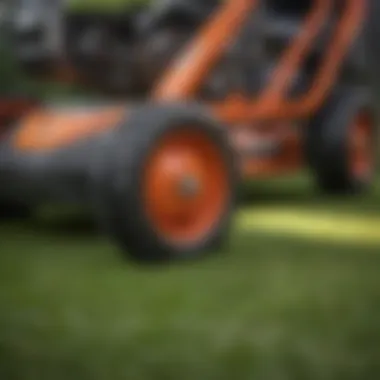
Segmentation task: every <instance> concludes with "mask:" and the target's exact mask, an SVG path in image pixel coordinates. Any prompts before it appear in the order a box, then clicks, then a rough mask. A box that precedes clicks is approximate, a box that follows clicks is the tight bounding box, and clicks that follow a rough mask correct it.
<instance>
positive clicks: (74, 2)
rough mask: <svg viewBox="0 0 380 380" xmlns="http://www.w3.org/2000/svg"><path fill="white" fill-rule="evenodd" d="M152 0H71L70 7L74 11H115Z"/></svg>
mask: <svg viewBox="0 0 380 380" xmlns="http://www.w3.org/2000/svg"><path fill="white" fill-rule="evenodd" d="M150 1H152V0H107V1H104V0H69V2H68V7H69V9H70V10H74V11H94V10H97V11H103V12H113V11H116V10H119V9H128V8H132V7H134V6H135V5H141V4H144V5H145V4H146V3H148V2H150ZM153 1H154V0H153Z"/></svg>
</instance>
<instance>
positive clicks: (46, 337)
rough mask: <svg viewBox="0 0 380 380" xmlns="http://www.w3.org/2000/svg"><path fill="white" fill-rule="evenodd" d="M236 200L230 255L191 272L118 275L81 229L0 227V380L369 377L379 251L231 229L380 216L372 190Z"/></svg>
mask: <svg viewBox="0 0 380 380" xmlns="http://www.w3.org/2000/svg"><path fill="white" fill-rule="evenodd" d="M247 194H249V197H247V198H249V203H248V204H247V205H246V206H245V207H244V209H243V210H241V211H240V212H239V214H238V215H237V221H236V228H235V230H234V232H233V235H232V239H231V243H230V246H229V247H228V249H226V251H225V252H223V253H221V254H220V255H215V256H213V257H210V258H208V259H207V260H204V261H201V262H197V263H194V264H189V265H177V266H171V267H161V268H143V267H138V266H135V265H132V264H131V263H128V262H125V261H124V260H123V259H122V258H121V256H120V255H119V253H118V251H117V250H116V249H115V248H114V247H112V246H111V245H109V244H108V242H106V241H104V240H103V239H102V238H100V237H97V236H96V234H95V233H94V231H93V228H92V226H91V224H89V223H88V222H87V220H86V218H82V217H81V218H72V217H70V216H60V217H59V218H56V217H52V216H51V215H48V216H45V217H42V218H41V219H39V220H37V221H34V223H24V224H21V223H12V224H7V225H3V226H2V227H0V234H1V236H2V238H1V240H0V252H1V254H0V379H2V380H8V379H17V380H18V379H21V380H23V379H28V380H29V379H33V380H34V379H35V380H45V379H54V380H60V379H62V380H63V379H65V380H66V379H67V380H69V379H70V380H73V379H81V380H87V379H88V380H89V379H91V380H94V379H95V380H96V379H99V380H108V379H112V380H119V379H137V380H139V379H163V380H167V379H173V380H174V379H175V380H177V379H189V380H190V379H191V380H194V379H215V380H216V379H218V380H220V379H221V380H224V379H226V380H230V379H247V380H248V379H249V380H251V379H253V380H254V379H260V380H261V379H270V380H283V379H284V380H285V379H300V380H302V379H321V380H322V379H323V380H326V379H342V380H343V379H344V380H350V379H358V380H364V379H371V380H374V379H376V378H379V375H380V361H379V358H380V323H379V321H380V276H379V272H380V249H379V248H380V246H379V247H376V246H375V247H364V246H363V247H360V246H357V245H356V246H353V245H352V244H347V245H345V244H331V243H327V242H326V241H308V240H306V239H305V240H299V239H297V238H296V237H293V238H292V237H289V236H288V237H285V236H280V235H276V234H271V233H269V232H267V233H265V234H264V233H260V232H258V231H255V230H251V231H250V230H247V229H243V228H241V227H242V226H241V225H242V220H243V219H242V215H243V214H244V215H245V216H246V215H247V213H249V214H251V215H252V217H253V216H254V213H255V210H256V209H257V208H258V207H259V206H260V207H261V208H262V207H274V206H276V207H279V208H281V207H283V206H286V207H294V208H295V209H307V210H319V211H321V210H326V211H331V212H334V213H339V214H343V215H344V213H347V214H349V215H351V216H352V215H354V216H355V215H358V216H359V215H371V216H379V217H380V184H379V186H378V189H377V191H376V192H374V194H371V195H370V196H368V197H366V198H358V199H356V200H355V199H348V198H347V199H343V198H340V199H331V198H324V199H323V198H321V197H320V196H317V195H316V194H315V193H313V192H312V191H311V190H310V188H309V185H308V183H306V182H303V181H297V182H293V181H291V182H281V181H279V182H275V183H271V184H269V185H268V184H266V183H254V184H252V185H251V189H250V191H247ZM379 233H380V231H379Z"/></svg>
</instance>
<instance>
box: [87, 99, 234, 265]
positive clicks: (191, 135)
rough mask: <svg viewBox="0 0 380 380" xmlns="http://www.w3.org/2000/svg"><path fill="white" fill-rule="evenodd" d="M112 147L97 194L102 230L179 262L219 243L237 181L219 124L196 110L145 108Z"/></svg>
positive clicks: (145, 254) (137, 251)
mask: <svg viewBox="0 0 380 380" xmlns="http://www.w3.org/2000/svg"><path fill="white" fill-rule="evenodd" d="M112 144H114V147H113V148H111V149H108V150H110V151H109V152H108V153H107V157H106V158H105V157H104V158H103V159H102V162H103V164H102V165H101V167H102V168H103V169H102V170H101V171H98V175H97V176H96V178H97V184H96V185H95V190H94V191H95V193H96V205H97V209H98V211H99V210H100V211H101V213H100V214H99V213H98V215H99V216H100V221H101V223H102V225H103V226H104V227H105V228H106V230H107V232H108V234H109V235H110V236H111V237H112V238H113V239H114V240H115V241H116V242H117V243H118V244H119V245H120V246H121V247H122V248H123V250H124V251H125V252H127V253H128V254H129V255H130V256H132V258H134V259H137V260H145V261H163V260H181V259H190V258H195V257H199V256H200V255H202V254H204V253H206V252H208V251H210V250H213V249H214V247H215V246H216V245H217V243H218V245H221V244H220V242H221V241H222V240H223V239H224V238H226V237H227V233H228V230H229V227H230V223H231V220H232V215H233V210H234V205H235V197H236V187H237V182H238V181H237V175H236V174H237V171H236V169H235V163H234V157H233V152H232V149H231V148H230V145H229V142H228V139H227V136H226V133H225V131H224V130H222V129H221V128H220V127H219V125H218V123H216V121H215V120H213V119H212V118H210V117H209V116H208V115H207V114H205V112H204V111H203V110H202V109H200V108H198V107H196V106H195V107H192V106H186V107H182V106H165V107H154V106H153V107H152V106H150V107H143V108H142V109H140V110H137V111H135V112H133V113H132V115H130V116H129V119H128V121H127V122H126V124H125V125H124V126H122V127H121V128H120V130H119V131H118V133H117V136H116V139H115V141H114V142H113V143H112ZM98 170H99V169H98Z"/></svg>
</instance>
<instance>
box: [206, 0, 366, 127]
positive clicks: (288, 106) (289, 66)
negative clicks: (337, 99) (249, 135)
mask: <svg viewBox="0 0 380 380" xmlns="http://www.w3.org/2000/svg"><path fill="white" fill-rule="evenodd" d="M345 1H346V6H345V9H344V12H343V15H342V18H341V20H340V21H339V22H338V23H337V26H336V30H335V33H334V35H333V36H332V39H331V43H330V44H329V46H327V48H326V52H325V54H324V56H323V59H322V62H321V65H320V69H319V71H318V73H317V74H316V75H315V79H314V82H313V84H312V86H311V89H310V90H309V92H307V93H306V94H305V95H304V96H303V97H301V98H299V99H295V100H291V101H289V100H283V99H282V98H281V96H279V95H280V94H281V91H279V90H283V88H284V87H285V85H286V84H287V83H288V82H289V79H290V78H287V75H288V74H289V77H291V74H292V73H293V72H294V70H295V69H297V63H298V62H299V60H300V58H302V57H303V56H305V53H306V52H304V51H303V49H302V47H304V44H305V40H307V39H306V38H305V37H304V36H305V35H308V36H309V37H311V36H312V35H313V34H314V33H310V32H309V33H307V32H305V35H303V36H302V35H301V37H300V38H299V39H298V40H296V42H295V43H294V46H291V47H290V48H289V50H288V53H287V54H286V55H285V58H286V60H285V62H284V63H285V66H283V67H281V66H280V67H279V69H278V71H276V73H277V75H275V78H274V79H273V82H272V84H271V85H269V87H268V89H267V90H266V91H264V96H259V97H258V98H257V99H251V100H247V99H244V98H243V97H236V98H233V99H231V100H227V101H225V102H221V103H216V104H212V105H211V108H212V110H213V111H214V112H215V113H216V114H217V115H218V116H219V117H220V118H221V119H222V120H224V121H226V122H231V123H238V122H248V121H254V120H258V119H270V118H303V117H307V116H309V115H311V114H313V113H314V112H315V111H316V110H317V109H318V108H319V107H320V106H321V104H322V103H323V101H324V99H325V97H326V96H327V94H328V92H329V91H330V90H331V88H332V87H333V86H334V85H335V84H336V80H337V76H338V73H339V69H340V68H341V66H342V63H343V62H344V59H345V56H346V55H347V54H348V52H349V50H350V47H351V44H352V43H353V41H354V40H355V37H356V34H357V33H358V31H359V28H360V26H361V25H362V23H363V21H364V19H365V16H366V5H367V3H366V1H365V0H345ZM328 3H331V2H330V1H329V0H324V1H323V0H318V2H316V6H317V7H321V8H320V9H319V8H314V11H313V12H315V17H316V15H317V11H318V15H319V17H320V16H321V14H322V13H319V12H320V11H321V10H323V11H324V12H325V11H326V10H328V9H327V5H328ZM322 6H323V8H322ZM319 17H318V19H319ZM316 18H317V17H316ZM311 21H313V22H311ZM319 21H320V20H319ZM309 22H310V25H316V24H317V23H316V22H315V20H314V19H311V18H310V19H309ZM313 29H314V27H313ZM301 33H302V32H301ZM310 42H311V41H310ZM297 44H299V46H298V47H297V46H296V45H297ZM289 52H292V54H293V53H294V52H296V53H298V54H299V55H298V57H295V58H292V56H291V54H290V53H289Z"/></svg>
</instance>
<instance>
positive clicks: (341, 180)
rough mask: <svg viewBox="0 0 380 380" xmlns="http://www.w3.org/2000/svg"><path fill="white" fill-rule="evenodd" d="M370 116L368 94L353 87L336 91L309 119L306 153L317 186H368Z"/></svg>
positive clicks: (372, 142)
mask: <svg viewBox="0 0 380 380" xmlns="http://www.w3.org/2000/svg"><path fill="white" fill-rule="evenodd" d="M374 119H375V118H374V115H373V112H372V109H371V105H370V101H369V99H368V97H367V96H366V95H365V94H363V93H362V92H360V91H359V90H358V89H356V88H350V89H346V90H345V91H337V92H336V93H335V94H334V95H333V96H332V97H331V98H330V100H329V101H328V102H327V104H326V105H325V106H324V107H323V109H321V110H320V112H319V113H318V114H317V115H316V117H315V118H314V119H313V121H312V122H311V125H309V126H308V128H307V131H306V133H307V139H306V155H307V159H308V162H309V165H310V168H311V170H312V172H313V173H314V175H315V178H316V182H317V184H318V186H319V188H320V189H321V190H323V191H325V192H327V193H337V194H342V193H361V192H364V191H366V190H368V188H369V187H370V185H371V183H372V180H373V176H374V174H375V167H376V141H377V128H376V123H375V120H374Z"/></svg>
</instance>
